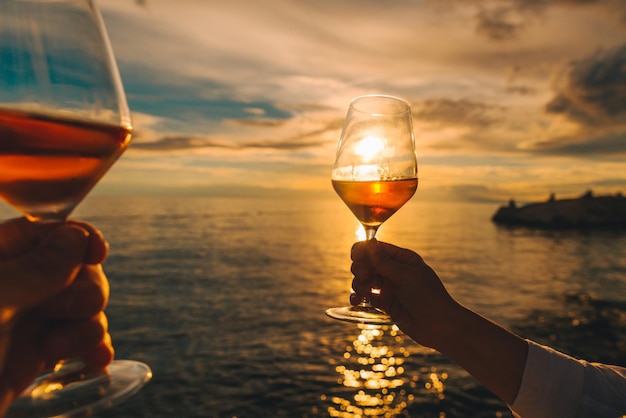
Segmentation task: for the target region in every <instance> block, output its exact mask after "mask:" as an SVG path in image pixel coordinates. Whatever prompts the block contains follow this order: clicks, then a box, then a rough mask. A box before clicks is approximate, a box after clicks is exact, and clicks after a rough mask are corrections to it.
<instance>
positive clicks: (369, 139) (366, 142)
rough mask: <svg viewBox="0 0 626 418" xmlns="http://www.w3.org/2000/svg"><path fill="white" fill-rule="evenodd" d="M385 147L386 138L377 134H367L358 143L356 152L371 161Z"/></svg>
mask: <svg viewBox="0 0 626 418" xmlns="http://www.w3.org/2000/svg"><path fill="white" fill-rule="evenodd" d="M383 149H385V139H384V138H380V137H377V136H373V135H370V136H366V137H365V138H363V139H361V141H359V143H358V144H357V145H356V149H355V153H356V154H357V155H360V156H361V157H363V159H364V160H366V161H371V160H373V159H374V158H375V157H377V156H379V155H380V153H381V152H382V151H383Z"/></svg>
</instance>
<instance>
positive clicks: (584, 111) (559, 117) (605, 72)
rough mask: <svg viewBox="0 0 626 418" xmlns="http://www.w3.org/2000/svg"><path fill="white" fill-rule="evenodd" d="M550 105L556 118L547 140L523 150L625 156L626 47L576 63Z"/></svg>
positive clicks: (562, 79)
mask: <svg viewBox="0 0 626 418" xmlns="http://www.w3.org/2000/svg"><path fill="white" fill-rule="evenodd" d="M555 85H556V87H555V88H556V92H555V94H554V97H553V98H552V99H551V100H549V101H548V103H547V104H546V105H545V107H544V110H545V113H546V114H547V115H548V116H550V117H552V121H551V126H550V128H548V129H547V130H546V132H545V133H544V134H543V135H540V136H539V137H537V138H535V139H532V140H530V141H526V142H524V143H523V144H522V145H521V148H522V149H526V150H531V151H534V152H540V153H546V154H562V155H578V156H591V155H596V156H597V155H605V156H606V157H607V158H611V157H615V156H620V155H621V156H623V155H624V154H626V44H624V45H622V46H619V47H615V48H612V49H605V50H599V51H597V52H596V53H594V54H593V55H591V56H588V57H586V58H583V59H579V60H575V61H572V62H571V63H570V64H569V65H568V66H567V67H566V69H565V70H564V71H562V72H561V76H560V78H559V79H558V80H557V83H556V84H555Z"/></svg>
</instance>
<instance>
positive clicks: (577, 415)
mask: <svg viewBox="0 0 626 418" xmlns="http://www.w3.org/2000/svg"><path fill="white" fill-rule="evenodd" d="M511 409H512V410H513V411H514V412H515V413H516V414H518V415H519V416H521V417H522V418H555V417H559V418H569V417H571V418H586V417H589V418H591V417H593V418H619V417H623V416H626V368H623V367H619V366H609V365H605V364H599V363H589V362H586V361H584V360H577V359H575V358H573V357H570V356H568V355H565V354H563V353H560V352H558V351H556V350H553V349H551V348H549V347H545V346H541V345H539V344H536V343H534V342H532V341H528V357H527V359H526V366H525V368H524V375H523V377H522V382H521V385H520V389H519V392H518V394H517V397H516V398H515V402H513V405H511Z"/></svg>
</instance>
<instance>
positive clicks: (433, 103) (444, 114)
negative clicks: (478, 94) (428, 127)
mask: <svg viewBox="0 0 626 418" xmlns="http://www.w3.org/2000/svg"><path fill="white" fill-rule="evenodd" d="M503 110H504V107H502V106H493V105H490V104H486V103H480V102H474V101H471V100H466V99H461V100H451V99H438V100H425V101H423V102H422V103H419V104H417V105H414V111H413V114H414V116H415V118H416V119H419V120H422V121H424V122H427V123H431V124H435V125H441V126H469V127H475V128H486V127H488V126H490V125H492V124H494V123H496V122H497V121H498V120H499V115H498V114H499V113H501V112H502V111H503ZM496 115H498V116H496Z"/></svg>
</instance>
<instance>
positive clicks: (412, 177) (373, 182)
mask: <svg viewBox="0 0 626 418" xmlns="http://www.w3.org/2000/svg"><path fill="white" fill-rule="evenodd" d="M332 184H333V188H334V189H335V191H336V192H337V194H338V195H339V197H341V199H342V200H343V201H344V202H345V204H346V205H347V206H348V208H350V210H351V211H352V213H354V215H355V216H356V217H357V219H358V220H359V222H361V224H362V225H363V227H364V228H365V233H366V237H367V239H373V238H374V237H375V236H376V231H377V230H378V228H379V227H380V226H381V225H382V224H383V222H385V221H386V220H387V219H389V217H390V216H391V215H393V214H394V213H395V212H396V211H397V210H398V209H400V208H401V207H402V206H403V205H404V204H405V203H406V202H407V201H408V200H409V199H410V198H411V197H412V196H413V194H414V193H415V190H416V189H417V158H416V155H415V141H414V136H413V124H412V120H411V108H410V106H409V104H408V103H407V102H406V101H404V100H403V99H400V98H397V97H392V96H383V95H370V96H362V97H357V98H356V99H354V100H353V101H352V102H351V103H350V107H349V109H348V114H347V116H346V120H345V123H344V126H343V132H342V134H341V138H340V140H339V146H338V148H337V156H336V158H335V164H334V167H333V172H332ZM371 292H372V293H373V294H380V289H378V288H372V289H371ZM326 314H327V315H328V316H330V317H332V318H335V319H340V320H343V321H348V322H357V323H363V324H375V325H390V324H393V321H392V319H391V318H390V317H389V315H387V314H386V313H385V312H383V311H382V310H380V309H377V308H375V307H373V306H372V304H371V303H370V301H369V300H368V299H367V298H365V299H363V300H362V301H361V302H360V303H359V304H358V305H356V306H346V307H340V308H330V309H328V310H326Z"/></svg>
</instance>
